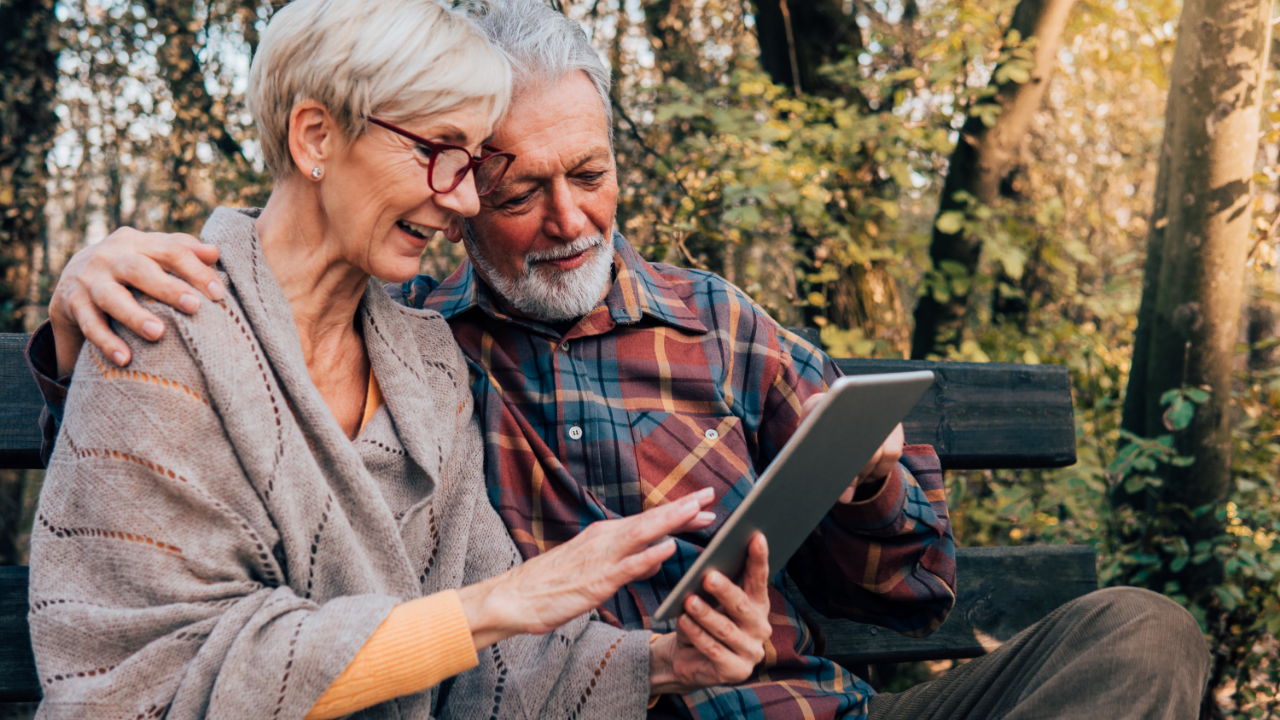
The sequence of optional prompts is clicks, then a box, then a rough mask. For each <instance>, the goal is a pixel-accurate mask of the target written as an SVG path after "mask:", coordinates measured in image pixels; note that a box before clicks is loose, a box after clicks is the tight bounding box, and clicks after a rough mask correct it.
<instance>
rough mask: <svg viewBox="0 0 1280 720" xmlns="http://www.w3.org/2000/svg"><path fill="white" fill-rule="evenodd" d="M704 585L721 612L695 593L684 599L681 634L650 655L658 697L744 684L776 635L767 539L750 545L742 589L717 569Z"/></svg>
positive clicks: (652, 685) (655, 645)
mask: <svg viewBox="0 0 1280 720" xmlns="http://www.w3.org/2000/svg"><path fill="white" fill-rule="evenodd" d="M702 586H703V588H705V589H706V591H707V592H708V593H710V594H711V595H712V596H713V597H715V599H716V600H717V601H718V602H719V608H712V607H711V606H710V605H708V604H707V603H706V601H704V600H703V599H702V598H700V597H698V596H697V595H690V596H689V597H688V598H686V599H685V601H684V609H685V614H683V615H681V616H680V619H679V620H677V621H676V623H677V627H678V630H677V631H676V632H674V633H667V634H666V635H663V636H661V637H659V638H657V639H655V640H654V641H653V643H652V644H651V645H650V654H649V683H650V693H651V694H653V695H662V694H666V693H679V694H684V693H688V692H692V691H694V690H697V689H698V688H704V687H710V686H712V685H732V684H734V683H740V682H742V681H743V680H746V679H747V678H749V677H751V672H752V671H753V670H754V669H755V667H756V665H759V664H760V661H761V660H763V659H764V643H765V641H766V640H768V639H769V636H770V635H771V634H772V632H773V628H772V627H770V625H769V546H768V543H767V542H766V541H765V538H764V535H761V534H759V533H757V534H756V536H755V537H754V538H752V540H751V544H750V545H749V546H748V549H747V568H746V571H745V572H744V573H743V576H742V587H738V586H737V585H734V584H733V583H732V582H730V581H729V579H728V578H726V577H725V576H724V575H722V574H720V573H718V572H714V571H713V572H710V573H707V577H706V578H705V579H704V580H703V584H702Z"/></svg>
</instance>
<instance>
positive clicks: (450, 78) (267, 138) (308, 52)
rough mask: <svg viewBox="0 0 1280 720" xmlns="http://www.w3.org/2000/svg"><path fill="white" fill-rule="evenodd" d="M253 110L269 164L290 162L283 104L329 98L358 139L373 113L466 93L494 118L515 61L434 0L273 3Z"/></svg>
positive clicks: (284, 171) (393, 112)
mask: <svg viewBox="0 0 1280 720" xmlns="http://www.w3.org/2000/svg"><path fill="white" fill-rule="evenodd" d="M248 90H249V92H248V96H249V97H248V99H249V111H250V112H251V113H253V117H254V120H255V122H256V123H257V125H258V132H259V134H260V136H261V140H262V154H263V157H264V159H265V160H266V164H267V169H268V170H270V171H271V175H272V177H275V178H277V179H280V178H283V177H287V176H288V175H289V174H290V173H292V172H293V171H294V163H293V158H292V157H291V155H290V153H289V114H290V112H292V110H293V108H294V106H295V105H296V104H297V103H299V102H302V101H304V100H314V101H316V102H319V103H321V104H323V105H324V106H325V107H326V108H328V110H329V113H330V114H331V115H332V116H333V118H334V119H335V120H336V121H337V123H338V127H339V129H340V130H341V131H342V133H343V134H344V135H345V136H346V138H347V139H348V140H354V139H356V138H358V137H360V135H362V134H363V133H364V131H365V130H366V129H367V127H368V123H367V121H366V118H367V117H368V116H369V115H377V116H379V117H382V118H383V119H385V120H387V121H389V122H394V123H399V122H402V121H409V120H412V119H421V118H423V117H430V116H435V115H440V114H443V113H448V112H452V111H454V110H458V109H460V108H462V107H465V106H467V105H470V104H472V103H480V104H482V107H485V109H487V110H488V113H489V121H488V122H489V126H490V127H492V126H493V125H494V124H495V123H496V122H497V121H498V119H499V118H501V117H502V115H503V114H504V113H505V112H506V110H507V106H508V105H509V104H510V100H511V69H510V67H509V66H508V64H507V61H506V59H505V58H504V56H503V54H502V53H500V52H498V51H497V50H495V49H494V47H493V46H492V45H490V44H489V43H488V42H487V41H486V40H485V39H484V36H483V35H481V34H480V33H479V32H477V30H476V28H475V26H474V25H472V24H471V22H469V21H468V19H467V18H466V17H465V16H464V15H463V14H462V13H458V12H454V11H450V10H448V9H446V8H444V7H442V6H441V5H440V4H438V3H437V2H436V0H294V1H293V2H291V3H289V4H288V5H285V6H284V7H282V8H280V9H279V10H277V11H276V13H275V15H274V16H273V17H272V18H271V22H270V23H269V24H268V25H267V29H266V32H264V33H263V34H262V42H261V43H260V44H259V45H258V53H257V55H256V57H254V59H253V65H252V67H251V68H250V70H249V88H248Z"/></svg>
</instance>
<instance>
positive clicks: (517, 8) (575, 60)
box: [460, 0, 613, 143]
mask: <svg viewBox="0 0 1280 720" xmlns="http://www.w3.org/2000/svg"><path fill="white" fill-rule="evenodd" d="M460 5H461V7H463V8H465V9H466V10H467V12H468V14H469V15H471V17H472V20H473V21H474V22H475V24H476V25H477V26H478V27H479V28H480V31H481V32H483V33H484V34H485V37H487V38H489V42H491V43H493V44H494V45H496V46H497V47H498V49H500V50H502V52H503V53H504V54H505V55H506V56H507V61H508V62H510V63H511V73H512V88H511V94H512V99H519V98H520V97H521V96H522V95H524V94H526V93H529V92H539V91H541V90H545V89H547V88H549V87H552V86H554V85H556V84H557V83H559V82H560V81H561V80H562V79H563V78H564V77H565V76H566V75H568V74H570V73H572V72H575V71H581V72H584V73H586V75H587V77H588V78H589V79H590V80H591V84H592V85H594V86H595V89H596V92H597V93H599V94H600V103H601V104H602V105H603V106H604V114H605V119H606V120H607V121H608V127H609V142H610V143H612V142H613V105H612V103H611V101H610V99H609V87H610V85H611V84H612V81H611V77H610V74H609V69H608V68H607V67H606V66H605V64H604V63H603V62H601V61H600V54H599V53H597V52H596V49H595V48H594V47H592V46H591V41H590V40H589V39H587V34H586V33H585V32H583V30H582V27H581V26H580V25H578V23H576V22H574V21H572V20H570V19H569V18H567V17H565V16H564V15H563V14H561V13H560V12H557V11H556V10H555V9H553V8H551V7H550V6H548V5H547V4H546V3H545V2H542V0H465V1H464V2H461V3H460Z"/></svg>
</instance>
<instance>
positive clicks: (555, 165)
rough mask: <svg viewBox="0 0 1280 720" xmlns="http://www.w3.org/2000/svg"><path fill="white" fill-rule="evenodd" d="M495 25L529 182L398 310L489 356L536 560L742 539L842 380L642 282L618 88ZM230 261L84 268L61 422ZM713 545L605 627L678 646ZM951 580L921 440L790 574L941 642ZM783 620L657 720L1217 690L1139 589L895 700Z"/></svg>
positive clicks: (844, 503) (1181, 622) (512, 187)
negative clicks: (614, 101)
mask: <svg viewBox="0 0 1280 720" xmlns="http://www.w3.org/2000/svg"><path fill="white" fill-rule="evenodd" d="M473 7H474V9H475V10H476V20H477V22H478V24H479V25H480V26H481V27H482V28H483V29H484V31H485V32H486V33H487V35H488V36H489V37H490V39H491V40H492V41H493V42H494V43H495V44H496V45H497V46H499V47H500V48H502V49H503V50H504V51H505V52H506V53H507V55H508V57H509V58H510V59H511V61H512V65H513V68H514V69H515V77H516V85H515V96H514V98H513V104H512V106H511V110H510V112H509V114H508V116H507V119H506V120H505V121H504V122H503V123H502V125H501V126H500V127H499V129H498V131H497V132H496V133H495V135H494V137H493V139H492V143H493V145H496V146H498V147H501V148H503V149H504V150H507V151H509V152H512V153H514V154H515V155H516V157H517V159H516V161H515V162H514V163H513V165H512V167H511V169H510V171H509V172H508V174H507V177H506V179H505V180H504V182H503V184H502V186H501V187H500V188H499V189H498V190H497V191H496V192H494V193H493V195H491V196H489V197H487V198H485V202H484V207H483V209H482V211H481V213H480V215H479V216H477V217H476V218H475V219H474V220H473V221H472V223H469V224H468V225H466V226H465V227H463V226H458V227H456V228H455V229H454V230H452V231H451V232H450V233H449V236H450V239H451V240H453V241H455V242H463V243H465V247H466V251H467V256H468V258H469V261H468V262H465V263H464V264H463V265H462V267H460V268H459V269H458V270H457V272H455V273H454V274H453V275H452V276H450V277H449V278H448V279H447V280H446V281H445V282H444V283H443V284H437V283H436V281H435V280H434V279H432V278H428V277H425V276H424V277H419V278H418V279H416V280H414V281H412V282H410V283H406V284H405V285H403V286H398V287H393V288H389V291H390V292H391V293H392V294H393V295H394V296H396V297H398V298H399V299H401V300H402V301H403V302H405V303H406V304H409V305H413V306H415V307H427V308H431V309H435V310H437V311H439V312H440V313H441V314H442V315H444V317H445V318H446V319H447V320H448V322H449V323H450V325H451V326H452V328H453V333H454V337H455V339H456V340H457V341H458V343H459V345H461V347H462V348H463V351H464V353H465V354H466V355H467V357H468V358H469V359H470V361H471V367H472V372H473V377H472V387H473V392H474V394H475V397H476V407H477V412H478V413H480V415H481V422H482V424H483V426H484V429H485V433H486V468H485V471H486V477H487V482H488V486H489V495H490V499H491V501H492V502H493V503H494V504H495V506H496V507H497V509H498V511H499V513H500V514H501V516H502V518H503V520H504V521H505V522H506V524H507V527H508V528H509V530H510V531H511V533H512V536H513V537H514V538H515V540H516V542H517V544H518V545H519V546H520V549H521V551H522V552H523V553H524V555H525V557H531V556H534V555H537V554H538V553H540V552H543V551H544V550H546V549H547V548H549V547H553V546H555V545H556V544H557V543H559V542H562V541H564V540H566V539H568V538H570V537H572V536H573V535H575V534H576V533H578V532H580V531H581V530H582V529H583V528H585V527H586V526H587V525H589V524H590V523H592V522H594V521H596V520H600V519H605V518H610V517H617V516H626V515H631V514H634V513H637V512H640V511H642V510H644V509H646V508H648V507H652V506H653V505H655V504H660V503H664V502H670V501H672V500H674V499H676V498H679V497H683V496H685V495H687V494H689V493H691V492H695V491H697V490H699V489H702V488H707V487H711V488H714V489H715V491H716V497H717V501H718V508H717V513H718V515H719V519H718V522H722V521H723V519H724V517H726V516H727V515H728V514H729V513H730V512H732V510H733V509H734V508H735V507H736V506H737V504H738V503H739V502H740V501H741V499H742V498H743V497H744V496H745V494H746V493H747V491H748V490H749V489H750V488H751V486H752V484H753V483H754V481H755V479H756V478H757V476H758V475H759V473H760V472H761V471H763V469H764V468H765V467H766V466H767V465H768V464H769V462H770V460H772V458H773V457H774V456H775V455H776V454H777V452H778V451H779V449H780V448H781V447H782V446H783V445H784V444H785V443H786V442H787V440H788V439H789V438H790V436H791V434H792V433H793V432H794V431H795V429H796V427H797V426H798V423H799V421H800V419H801V417H802V415H803V413H804V410H805V408H806V407H807V404H808V403H812V402H813V399H814V398H815V397H816V396H817V395H818V394H820V393H821V392H823V391H824V390H825V389H826V387H827V386H828V384H829V383H830V382H831V381H832V380H833V379H835V377H836V376H837V375H838V371H837V370H836V368H835V366H834V365H833V363H832V362H831V360H830V359H829V358H828V357H826V356H825V355H824V354H823V353H822V352H821V351H819V350H817V349H815V348H813V347H812V346H810V345H808V344H807V343H805V342H804V341H802V340H800V339H799V338H797V337H795V336H793V335H791V334H789V333H787V332H786V331H785V330H783V329H781V328H780V327H778V325H777V324H776V323H775V322H774V321H773V320H772V319H770V318H769V317H768V316H767V315H766V314H765V313H764V312H763V311H762V310H761V309H760V308H759V307H758V306H756V305H755V304H754V303H752V302H751V301H750V300H749V299H748V298H747V297H745V296H744V295H743V294H742V293H741V292H740V291H738V290H737V289H736V288H734V287H733V286H732V285H730V284H729V283H727V282H725V281H724V280H722V279H721V278H719V277H716V276H715V275H712V274H710V273H705V272H699V271H693V270H686V269H680V268H675V267H671V266H666V265H660V264H653V263H649V262H646V261H645V260H644V259H643V258H641V257H640V256H639V255H638V254H637V253H636V251H635V250H634V249H633V248H632V247H631V246H630V245H629V244H628V243H627V241H626V240H625V239H624V238H623V237H622V236H621V235H619V234H618V233H617V229H616V228H615V226H614V214H615V210H616V200H617V193H618V186H617V169H616V166H615V160H614V154H613V150H612V138H611V132H612V129H611V128H612V122H611V110H610V102H609V83H610V78H609V73H608V71H607V70H606V69H605V68H604V66H603V65H602V64H601V62H600V60H599V57H598V56H597V54H596V53H595V51H594V50H593V49H592V47H591V46H590V44H589V42H588V41H587V39H586V37H585V35H584V34H583V33H582V31H581V30H580V29H579V28H577V27H576V26H575V25H574V24H573V23H571V22H569V21H567V20H566V19H565V18H563V17H562V16H560V15H559V14H557V13H555V12H554V11H553V10H551V9H550V8H547V7H545V6H544V5H542V4H541V3H539V2H537V1H536V0H489V1H488V2H477V3H474V4H473ZM409 229H410V230H414V228H409ZM215 258H216V255H215V254H214V253H213V252H210V250H209V249H208V248H205V247H202V246H199V245H198V244H197V243H196V242H195V241H194V240H193V239H191V238H186V237H185V236H177V237H174V236H163V235H144V234H141V233H137V232H136V231H132V230H128V229H123V230H120V231H118V232H117V233H115V234H114V235H113V236H112V237H111V238H109V239H108V240H107V241H105V242H104V243H101V244H99V245H97V246H94V247H91V248H89V249H86V250H84V251H82V252H81V253H80V254H79V255H77V256H76V258H75V259H74V260H73V261H72V263H71V264H69V265H68V268H67V270H66V272H64V274H63V277H62V279H61V281H60V283H59V286H58V289H57V291H56V292H55V297H54V302H53V304H52V305H51V308H50V315H51V319H52V328H50V327H46V328H42V330H41V331H40V332H39V333H37V335H36V337H35V338H34V339H33V342H32V346H31V361H32V365H33V368H34V369H35V370H36V373H37V377H38V379H39V380H40V382H41V387H42V389H43V390H44V392H45V395H46V398H47V399H48V401H49V405H50V410H51V413H52V415H53V416H55V417H56V415H57V413H58V409H59V407H60V403H61V397H62V395H63V393H65V390H64V387H65V384H66V382H67V381H68V378H65V377H64V378H61V382H58V381H55V380H54V378H59V376H60V375H62V374H63V373H64V372H65V370H66V369H67V368H69V367H71V365H72V364H73V363H74V359H75V356H76V354H77V353H78V351H79V348H80V345H81V344H82V343H83V341H84V339H85V337H87V338H88V339H89V340H90V341H91V342H93V343H94V344H96V345H98V346H99V347H100V348H101V349H102V350H103V352H104V354H105V355H106V356H108V357H112V358H113V359H114V360H115V361H116V362H117V363H119V364H121V365H124V364H127V363H128V361H129V357H128V355H127V352H128V351H127V348H126V347H125V346H124V345H123V343H122V342H120V341H119V339H118V338H116V337H115V336H114V334H113V333H112V331H111V330H110V327H109V326H108V325H107V324H106V322H105V315H104V313H105V314H106V315H111V316H112V317H114V318H116V319H118V320H119V321H120V322H122V323H124V324H125V325H127V326H129V327H130V328H132V329H134V330H135V331H136V332H138V333H139V334H140V335H142V336H143V337H151V338H155V337H157V336H158V333H159V332H160V328H159V326H158V325H157V326H151V325H150V324H149V323H152V322H154V318H152V317H151V315H150V313H148V312H147V311H146V310H145V309H143V308H142V307H141V306H140V305H139V304H138V303H136V302H135V301H134V300H133V298H132V296H131V295H130V294H129V292H128V291H127V290H126V289H125V288H124V287H123V284H128V285H132V286H134V287H137V288H139V289H141V290H142V291H144V292H146V293H148V294H150V295H152V296H154V297H157V298H158V299H160V300H162V301H164V302H167V303H169V304H171V305H174V306H176V307H179V308H186V309H188V311H190V308H191V306H192V304H193V303H192V302H191V301H193V300H194V299H195V295H194V294H195V293H196V292H197V291H196V290H194V289H192V285H194V286H195V287H199V288H204V290H202V291H201V292H204V293H205V294H207V295H209V296H210V297H213V298H214V299H216V298H217V297H218V296H219V295H220V294H221V293H222V292H223V291H222V288H220V287H219V286H217V284H216V282H215V281H213V276H212V274H211V273H210V272H209V271H208V268H207V267H205V263H211V262H213V261H214V259H215ZM166 270H168V271H172V272H173V273H174V274H175V275H177V276H180V277H181V278H185V279H186V280H188V281H190V283H191V284H188V283H187V282H184V281H183V280H182V279H179V277H174V276H173V275H168V274H166V273H165V271H166ZM187 296H190V297H187ZM55 366H56V369H55ZM55 417H51V418H50V419H49V422H47V423H46V430H47V431H50V430H51V429H52V428H53V426H54V425H55V424H56V422H55ZM48 437H50V439H52V436H51V435H49V436H48ZM899 460H901V462H899ZM851 474H852V473H851ZM716 527H718V524H717V525H713V526H712V527H711V528H709V529H708V530H707V531H705V532H700V533H695V534H691V535H689V536H686V537H681V538H678V539H677V540H678V545H679V550H678V551H677V553H676V555H675V556H674V557H673V558H672V559H671V560H670V561H669V562H668V563H667V564H666V566H664V568H663V569H662V570H661V571H660V572H659V573H658V575H656V576H655V577H653V578H652V579H650V580H649V581H646V582H643V583H637V584H634V585H631V586H629V587H628V588H627V589H626V590H625V591H623V592H620V593H618V594H617V595H616V596H615V597H613V598H612V600H610V601H609V602H608V603H606V605H605V606H604V607H602V608H601V612H602V615H603V616H604V617H605V618H607V619H608V620H609V621H611V622H614V623H616V624H618V625H620V626H624V627H628V628H639V627H644V628H652V629H654V630H662V629H666V628H664V627H661V626H660V624H658V623H654V622H652V620H651V615H652V613H653V612H654V611H655V610H656V609H657V607H658V605H659V604H660V602H661V601H662V599H663V598H664V597H665V595H666V593H667V592H669V591H670V589H671V588H672V587H673V585H674V583H675V582H676V581H677V580H678V579H679V577H680V575H681V574H682V573H683V571H684V570H685V569H686V568H688V566H689V564H690V563H691V562H692V561H693V559H694V558H695V557H696V556H697V554H698V552H699V551H700V550H701V549H702V548H703V547H705V545H706V544H707V542H708V541H709V539H710V537H711V536H712V535H713V534H714V531H715V529H716ZM954 567H955V566H954V558H953V543H952V536H951V527H950V523H949V521H948V518H947V509H946V503H945V498H944V493H943V489H942V478H941V472H940V470H939V467H938V465H937V458H936V456H934V455H933V454H932V451H931V450H930V449H929V448H925V447H914V448H913V447H908V448H905V449H904V448H903V447H902V445H901V432H900V429H899V430H898V431H896V432H895V435H894V436H893V437H891V438H890V440H889V441H888V442H887V443H886V444H885V446H884V447H882V448H881V452H880V453H879V455H878V457H877V458H876V459H875V460H873V461H872V463H871V464H870V465H868V467H867V468H865V469H864V470H863V471H862V472H861V473H860V474H859V475H858V477H857V478H856V479H855V480H854V482H853V484H852V485H851V486H850V488H849V490H848V491H846V493H845V495H844V497H842V498H841V502H840V503H839V504H838V505H837V506H836V507H835V508H833V509H832V510H831V512H830V513H829V514H828V516H827V518H826V519H825V520H824V521H823V523H822V524H821V525H820V526H819V528H818V529H817V530H816V531H815V532H814V533H813V535H812V536H811V538H810V540H809V541H808V542H807V544H806V546H805V547H804V548H803V549H802V550H801V551H800V552H799V553H797V555H796V557H794V558H793V559H792V560H791V562H790V563H789V565H788V568H787V574H789V575H790V577H791V578H792V579H793V580H794V581H795V583H796V584H797V585H798V586H799V587H800V588H801V589H802V591H803V592H804V593H805V594H806V596H807V597H808V599H809V600H810V602H812V603H813V604H814V605H815V606H817V607H819V608H820V609H822V610H823V611H824V612H828V613H830V614H833V615H840V616H845V617H851V618H855V619H858V620H861V621H864V622H874V623H877V624H880V625H883V626H886V627H889V628H892V629H894V630H897V631H899V632H903V633H907V634H913V635H920V634H927V633H928V632H930V631H932V630H933V629H935V628H936V627H937V626H938V625H940V624H941V623H942V621H943V620H944V619H945V618H946V615H947V612H948V611H949V609H950V607H951V605H952V603H953V599H954ZM693 602H698V601H697V600H693ZM769 603H770V609H769V618H770V622H771V623H772V636H771V638H770V640H769V642H768V643H767V644H766V657H765V660H764V661H763V662H762V663H761V664H760V665H759V666H758V667H757V669H756V674H755V677H754V678H752V679H750V680H749V681H747V682H745V683H743V684H741V685H737V686H732V687H725V686H720V687H714V688H711V689H708V690H701V691H698V692H695V693H691V694H688V695H682V696H677V695H667V696H663V697H661V698H656V699H655V701H656V703H657V705H656V707H654V708H653V709H652V710H651V711H650V714H651V717H671V716H675V717H685V718H689V717H696V718H701V719H704V720H706V719H708V718H731V717H746V718H777V719H783V718H786V719H790V718H797V719H799V718H837V717H838V718H863V717H866V716H867V714H868V712H869V714H870V717H871V718H873V719H875V720H878V719H880V718H904V719H905V718H1033V717H1035V718H1041V717H1064V718H1065V717H1069V718H1100V717H1106V718H1121V717H1133V718H1192V717H1195V716H1196V714H1197V711H1198V707H1199V702H1200V695H1201V691H1202V688H1203V684H1204V680H1205V668H1206V662H1207V654H1206V652H1205V647H1204V641H1203V639H1202V638H1201V636H1200V633H1199V629H1198V627H1197V626H1196V624H1195V622H1194V621H1193V620H1192V619H1191V618H1190V616H1189V615H1188V614H1187V613H1186V612H1185V611H1184V610H1182V609H1181V608H1179V607H1178V606H1176V605H1175V604H1174V603H1172V602H1170V601H1168V600H1167V599H1164V598H1162V597H1160V596H1158V595H1155V594H1152V593H1146V592H1143V591H1135V590H1109V591H1102V592H1099V593H1095V594H1094V595H1091V596H1089V597H1088V598H1085V599H1082V600H1081V601H1077V602H1076V603H1072V604H1071V605H1068V606H1066V607H1064V608H1062V609H1060V610H1059V611H1057V612H1055V613H1054V614H1053V615H1051V616H1050V617H1049V618H1046V619H1045V620H1044V621H1042V622H1041V623H1039V624H1037V625H1036V626H1034V627H1032V628H1030V629H1029V630H1027V631H1026V632H1024V633H1023V634H1022V635H1019V636H1018V638H1016V639H1014V640H1012V641H1010V642H1009V643H1007V644H1006V645H1005V646H1004V647H1002V648H1001V649H999V650H997V651H995V652H993V653H992V654H990V655H988V656H986V657H984V658H981V659H979V660H974V661H972V662H970V663H968V664H966V665H963V666H961V667H960V668H958V669H956V670H953V671H952V672H950V673H948V674H947V675H946V676H944V677H943V678H942V679H940V680H938V681H935V682H933V683H928V684H926V685H922V686H918V687H916V688H914V689H912V690H910V691H908V692H906V693H902V694H899V695H880V696H875V697H874V698H873V697H872V696H873V695H874V693H873V692H872V690H871V688H870V687H869V686H868V685H867V684H866V683H865V682H863V681H862V680H860V679H858V678H856V677H854V676H853V675H851V674H850V673H849V672H847V671H846V670H845V669H843V668H841V667H840V666H838V665H836V664H835V663H832V662H831V661H829V660H826V659H823V658H821V657H819V656H818V654H817V652H816V651H815V647H816V645H817V641H815V638H814V637H813V635H812V634H811V632H810V629H809V627H808V626H807V625H806V623H805V621H804V618H803V617H802V616H801V615H800V613H799V611H798V610H797V608H796V605H795V602H794V600H793V598H792V597H791V596H790V594H789V592H788V591H787V589H786V588H785V586H784V585H783V583H782V581H781V577H779V578H778V579H777V581H776V582H775V584H774V586H773V587H771V589H770V597H769Z"/></svg>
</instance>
